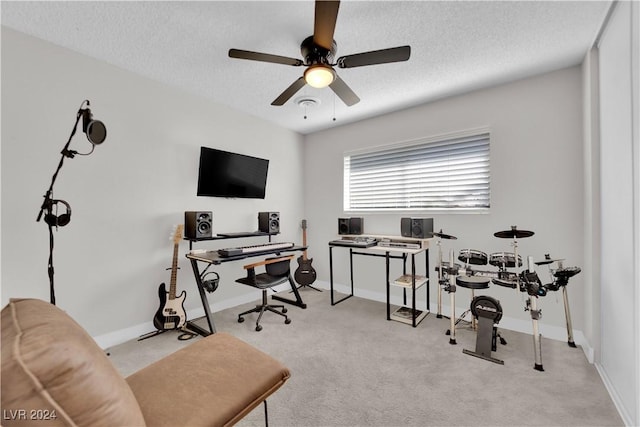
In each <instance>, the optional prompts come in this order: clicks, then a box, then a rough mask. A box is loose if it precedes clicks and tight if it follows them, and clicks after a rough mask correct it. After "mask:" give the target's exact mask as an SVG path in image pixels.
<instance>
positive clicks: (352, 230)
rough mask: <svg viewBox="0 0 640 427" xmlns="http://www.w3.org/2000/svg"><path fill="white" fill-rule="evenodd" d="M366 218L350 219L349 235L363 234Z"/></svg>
mask: <svg viewBox="0 0 640 427" xmlns="http://www.w3.org/2000/svg"><path fill="white" fill-rule="evenodd" d="M363 231H364V218H349V234H362V232H363Z"/></svg>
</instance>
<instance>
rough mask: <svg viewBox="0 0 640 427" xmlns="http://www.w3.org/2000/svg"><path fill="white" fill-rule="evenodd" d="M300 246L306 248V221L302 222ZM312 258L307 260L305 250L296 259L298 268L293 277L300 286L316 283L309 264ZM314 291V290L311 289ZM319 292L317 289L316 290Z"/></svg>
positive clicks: (314, 271)
mask: <svg viewBox="0 0 640 427" xmlns="http://www.w3.org/2000/svg"><path fill="white" fill-rule="evenodd" d="M302 246H307V220H306V219H303V220H302ZM312 262H313V258H307V250H306V249H305V250H304V251H303V252H302V255H300V257H298V268H297V269H296V271H295V273H294V274H293V277H294V278H295V279H296V282H298V283H299V284H300V285H302V286H309V287H310V288H313V287H312V286H310V285H311V284H312V283H313V282H315V281H316V270H314V269H313V266H312V265H311V263H312ZM313 289H315V288H313ZM316 290H318V291H319V289H316Z"/></svg>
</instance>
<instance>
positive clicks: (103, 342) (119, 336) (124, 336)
mask: <svg viewBox="0 0 640 427" xmlns="http://www.w3.org/2000/svg"><path fill="white" fill-rule="evenodd" d="M289 288H290V286H289V284H288V283H283V284H282V285H279V286H276V287H274V290H275V291H281V290H285V289H289ZM252 301H256V293H255V292H248V293H246V294H244V295H241V296H239V297H234V298H228V299H225V300H222V301H218V302H215V303H213V304H211V305H210V306H209V308H210V310H211V312H212V313H215V312H217V311H221V310H225V309H227V308H233V307H237V306H239V305H242V304H246V303H249V302H252ZM203 316H204V308H202V307H200V308H194V309H191V310H188V311H187V319H197V318H199V317H203ZM214 323H215V319H214ZM155 330H156V328H155V326H153V321H149V322H145V323H141V324H139V325H135V326H131V327H129V328H125V329H120V330H118V331H113V332H109V333H107V334H104V335H99V336H96V337H93V339H94V341H95V342H96V343H97V344H98V345H99V346H100V348H102V349H103V350H105V349H107V348H109V347H113V346H115V345H118V344H122V343H124V342H127V341H129V340H132V339H136V338H138V337H140V336H142V335H144V334H147V333H149V332H153V331H155Z"/></svg>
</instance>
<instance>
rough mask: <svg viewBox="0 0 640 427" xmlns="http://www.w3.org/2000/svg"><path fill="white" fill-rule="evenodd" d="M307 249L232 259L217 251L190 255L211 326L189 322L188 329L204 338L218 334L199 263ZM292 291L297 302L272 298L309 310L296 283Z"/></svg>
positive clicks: (302, 249) (216, 263)
mask: <svg viewBox="0 0 640 427" xmlns="http://www.w3.org/2000/svg"><path fill="white" fill-rule="evenodd" d="M305 249H307V247H306V246H292V247H290V248H284V249H282V248H281V249H277V250H274V251H271V252H259V253H255V252H254V253H248V254H243V255H237V256H232V257H221V256H219V255H218V252H217V251H211V252H205V253H199V254H190V253H188V254H187V258H188V259H189V261H191V268H192V269H193V275H194V277H195V279H196V285H197V286H198V292H199V294H200V300H201V301H202V308H203V309H204V315H205V317H206V319H207V325H208V326H209V330H207V329H205V328H202V327H200V326H198V325H197V324H195V323H194V322H193V321H191V320H189V321H187V327H188V328H189V329H190V330H192V331H194V332H197V333H198V334H200V335H202V336H203V337H206V336H207V335H211V334H215V333H216V326H215V323H214V322H213V315H212V314H211V309H210V308H209V300H208V298H207V294H206V291H205V288H204V285H203V284H202V273H201V272H200V269H199V267H198V262H203V263H206V264H213V265H220V264H223V263H225V262H231V261H238V260H241V259H246V258H250V257H257V256H268V255H277V254H280V253H282V252H296V251H304V250H305ZM291 290H292V291H293V292H294V294H295V296H296V299H295V300H292V299H287V298H283V297H280V296H278V295H273V296H272V297H271V298H273V299H275V300H279V301H282V302H286V303H288V304H292V305H295V306H297V307H300V308H307V304H305V303H304V302H303V301H302V298H301V297H300V293H299V292H298V290H297V289H296V286H295V283H291Z"/></svg>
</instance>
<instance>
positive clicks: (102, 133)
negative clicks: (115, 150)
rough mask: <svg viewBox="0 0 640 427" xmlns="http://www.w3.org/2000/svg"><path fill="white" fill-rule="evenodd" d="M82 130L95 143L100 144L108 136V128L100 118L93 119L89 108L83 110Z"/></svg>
mask: <svg viewBox="0 0 640 427" xmlns="http://www.w3.org/2000/svg"><path fill="white" fill-rule="evenodd" d="M82 131H83V132H84V133H85V134H86V135H87V139H88V140H89V142H91V143H92V144H93V145H99V144H102V143H103V142H104V140H105V139H106V138H107V128H106V127H105V126H104V123H102V122H101V121H100V120H93V114H91V110H90V109H89V108H85V109H84V110H82Z"/></svg>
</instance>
